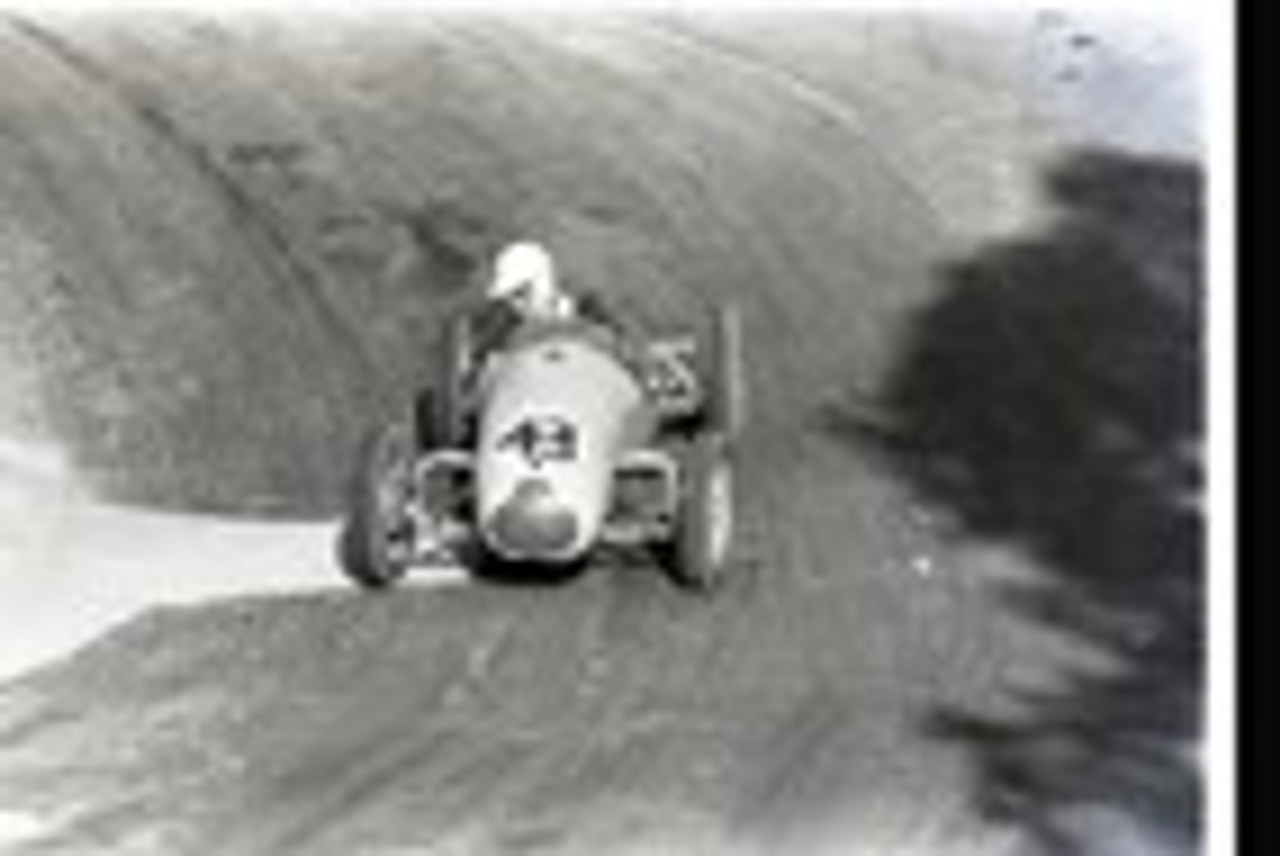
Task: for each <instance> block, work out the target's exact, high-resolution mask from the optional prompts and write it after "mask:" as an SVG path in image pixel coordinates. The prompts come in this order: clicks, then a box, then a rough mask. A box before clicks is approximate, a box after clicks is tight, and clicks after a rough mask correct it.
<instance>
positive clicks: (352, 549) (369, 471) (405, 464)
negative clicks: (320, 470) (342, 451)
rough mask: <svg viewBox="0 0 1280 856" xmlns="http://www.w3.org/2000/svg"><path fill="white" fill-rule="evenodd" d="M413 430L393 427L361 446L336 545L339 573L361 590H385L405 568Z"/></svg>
mask: <svg viewBox="0 0 1280 856" xmlns="http://www.w3.org/2000/svg"><path fill="white" fill-rule="evenodd" d="M414 446H415V444H414V441H413V434H412V431H410V430H409V429H408V427H407V426H404V425H402V424H400V423H395V424H393V425H390V426H388V427H385V428H383V429H381V430H379V431H377V432H375V433H374V434H373V435H372V436H371V437H369V438H368V439H367V440H366V441H365V442H364V444H363V445H362V446H361V449H360V453H359V455H358V459H357V466H356V472H355V473H354V475H353V478H352V481H351V486H350V489H349V498H348V503H349V505H348V513H347V519H346V521H345V522H344V524H343V527H342V531H341V533H340V535H339V541H338V559H339V563H340V564H341V566H342V570H343V571H344V572H345V573H346V575H347V576H348V577H349V578H350V579H351V580H352V582H354V583H355V584H356V585H358V586H360V587H361V588H364V589H384V588H389V587H390V586H392V585H394V584H395V583H397V582H399V581H400V580H401V579H402V578H403V577H404V575H405V574H406V573H407V572H408V570H409V564H410V560H411V557H412V553H413V546H414V545H413V537H414V532H413V520H412V515H411V506H412V503H413V502H414V501H415V490H414V484H413V482H414V461H415V459H416V454H415V450H414Z"/></svg>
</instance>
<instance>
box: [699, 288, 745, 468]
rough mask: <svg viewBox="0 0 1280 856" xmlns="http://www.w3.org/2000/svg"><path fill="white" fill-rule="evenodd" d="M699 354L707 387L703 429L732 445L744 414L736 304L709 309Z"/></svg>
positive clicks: (740, 336)
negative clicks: (734, 305)
mask: <svg viewBox="0 0 1280 856" xmlns="http://www.w3.org/2000/svg"><path fill="white" fill-rule="evenodd" d="M698 353H699V357H698V360H699V364H700V375H701V378H700V379H701V381H702V384H703V387H704V389H705V390H706V395H705V403H704V405H703V420H702V421H703V428H704V430H706V431H710V432H711V433H713V434H718V435H719V436H720V437H722V438H723V439H724V440H725V442H727V443H729V444H730V445H732V444H733V443H735V442H736V441H737V438H738V434H739V433H740V432H741V431H742V425H743V422H744V420H745V417H746V379H745V373H744V365H743V355H742V320H741V316H740V315H739V314H738V311H737V309H736V308H735V307H733V306H717V307H715V308H714V309H712V310H711V312H710V313H709V316H708V319H707V324H706V332H705V333H704V334H703V337H702V341H701V342H700V343H699V346H698Z"/></svg>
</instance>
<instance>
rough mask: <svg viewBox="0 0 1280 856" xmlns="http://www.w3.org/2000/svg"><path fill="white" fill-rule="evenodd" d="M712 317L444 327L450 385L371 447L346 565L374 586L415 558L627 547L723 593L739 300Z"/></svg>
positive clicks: (500, 560) (542, 562)
mask: <svg viewBox="0 0 1280 856" xmlns="http://www.w3.org/2000/svg"><path fill="white" fill-rule="evenodd" d="M593 315H594V316H595V317H593ZM706 316H707V317H706V319H705V321H704V322H703V323H701V324H699V325H697V329H694V330H691V331H685V332H683V333H682V334H680V335H677V336H673V337H668V338H649V337H645V336H639V335H636V334H634V333H631V332H624V331H623V330H622V329H621V328H619V327H618V326H616V325H613V324H611V323H609V322H608V320H607V318H606V317H605V316H601V315H599V314H598V313H586V312H584V313H580V314H579V315H577V316H575V317H572V318H569V319H561V320H550V321H548V320H545V319H523V320H521V321H520V322H518V323H513V324H511V325H510V326H511V329H509V330H508V331H507V332H506V333H505V334H504V335H503V336H502V337H501V339H500V341H498V342H497V343H494V342H485V341H483V340H484V339H485V338H486V337H485V336H484V335H482V330H480V329H478V328H482V327H483V326H484V325H482V324H478V323H477V318H478V316H477V315H474V314H473V315H463V316H460V317H458V318H454V319H451V320H449V321H448V322H446V328H445V332H444V335H443V336H442V337H441V339H442V342H441V347H440V353H439V354H437V359H436V360H435V365H434V367H433V371H434V373H435V382H434V383H430V384H428V385H426V386H425V388H424V389H423V390H422V391H421V392H420V393H419V394H418V395H417V396H416V398H415V399H414V404H413V406H412V407H411V408H407V409H408V410H410V411H411V413H410V414H409V415H407V416H406V417H404V418H402V419H399V420H396V421H394V422H392V423H391V424H389V425H386V426H384V427H381V428H380V429H378V430H376V431H375V432H373V434H372V435H371V436H370V437H369V438H368V439H367V440H366V442H365V444H364V446H363V447H362V451H361V453H360V455H359V460H358V466H357V472H356V474H355V478H354V480H353V485H352V492H351V497H350V505H349V509H348V514H347V517H346V520H345V522H344V525H343V528H342V531H341V535H340V540H339V558H340V560H341V564H342V566H343V568H344V570H345V572H346V573H347V575H348V576H349V577H350V578H351V579H352V580H353V581H354V582H355V583H357V584H358V585H360V586H361V587H364V588H374V589H377V588H386V587H388V586H391V585H393V584H395V583H396V582H398V581H400V580H401V579H402V578H403V577H404V576H405V574H406V573H408V572H409V571H410V570H412V569H415V568H426V567H432V566H440V565H445V566H453V567H458V566H461V567H464V568H470V569H472V570H477V569H479V568H480V567H485V568H494V567H497V568H504V567H510V568H516V567H525V568H529V567H532V568H555V569H565V568H569V569H572V568H575V567H580V566H582V565H583V564H584V563H586V562H587V561H588V560H589V559H590V558H591V557H592V556H594V555H596V554H597V553H598V552H599V551H601V550H609V549H614V548H621V549H623V550H633V551H634V550H635V549H639V550H643V551H644V552H646V553H648V554H649V555H651V556H653V557H655V558H657V559H659V561H660V562H661V564H662V565H663V566H665V568H666V569H667V571H668V572H669V573H670V574H671V576H672V577H673V578H674V579H675V580H676V581H677V582H678V583H680V584H683V585H684V586H687V587H688V588H690V589H694V590H699V591H707V590H711V589H713V588H714V587H715V586H716V585H717V584H718V583H719V582H720V581H721V580H722V578H723V576H724V574H725V571H726V568H727V567H728V565H729V551H730V544H731V540H732V532H733V520H734V505H735V503H734V488H733V484H734V479H733V475H734V452H735V448H736V445H737V442H738V437H739V433H740V432H741V430H742V423H743V418H744V412H743V411H744V407H743V405H744V372H743V365H742V339H741V328H740V322H739V316H738V314H737V312H736V311H735V309H734V308H733V307H731V306H714V307H711V308H710V309H708V311H707V312H706ZM488 338H492V336H490V337H488Z"/></svg>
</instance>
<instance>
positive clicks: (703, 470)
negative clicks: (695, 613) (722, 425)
mask: <svg viewBox="0 0 1280 856" xmlns="http://www.w3.org/2000/svg"><path fill="white" fill-rule="evenodd" d="M680 479H681V488H682V490H681V501H680V513H679V517H678V519H677V523H676V531H675V542H674V545H673V547H674V549H673V550H672V557H671V558H672V560H673V563H672V568H671V571H672V574H673V576H674V577H675V579H676V581H677V582H678V583H680V584H681V585H683V586H685V587H687V588H690V589H693V590H695V591H701V592H710V591H712V590H714V589H716V588H718V587H719V586H720V584H721V583H722V582H723V580H724V576H725V570H726V568H727V567H728V564H729V550H730V547H731V544H732V540H733V524H734V496H733V466H732V461H731V459H730V455H729V448H728V443H727V441H726V439H725V438H724V437H722V436H720V435H716V434H704V435H701V436H699V437H698V438H697V439H696V440H695V441H694V443H693V445H692V446H691V447H690V449H689V453H688V455H687V456H686V457H685V460H684V461H683V464H682V467H681V473H680Z"/></svg>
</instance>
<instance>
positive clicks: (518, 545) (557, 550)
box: [489, 479, 578, 559]
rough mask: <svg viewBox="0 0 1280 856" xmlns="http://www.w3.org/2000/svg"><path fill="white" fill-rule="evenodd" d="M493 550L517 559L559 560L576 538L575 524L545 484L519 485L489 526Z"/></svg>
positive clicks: (570, 512) (570, 514)
mask: <svg viewBox="0 0 1280 856" xmlns="http://www.w3.org/2000/svg"><path fill="white" fill-rule="evenodd" d="M489 534H490V538H491V540H492V541H493V547H494V548H495V549H497V550H498V552H500V553H502V554H504V555H506V556H508V557H510V558H518V559H554V558H557V557H560V556H563V555H564V554H565V553H566V552H567V551H568V550H569V549H570V548H571V547H572V546H573V544H574V542H575V541H576V540H577V538H578V521H577V518H576V517H575V516H574V514H573V512H572V511H571V510H569V509H568V508H566V507H565V506H564V505H563V504H561V503H560V501H559V500H557V499H556V497H555V496H554V495H553V493H552V492H551V488H550V486H549V485H547V483H546V482H543V481H538V480H533V479H529V480H526V481H523V482H521V483H520V484H519V485H518V486H517V487H516V489H515V491H513V492H512V494H511V496H510V498H508V499H507V501H506V502H504V503H502V505H500V506H498V509H497V510H496V511H495V512H494V514H493V517H492V518H491V520H490V523H489Z"/></svg>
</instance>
